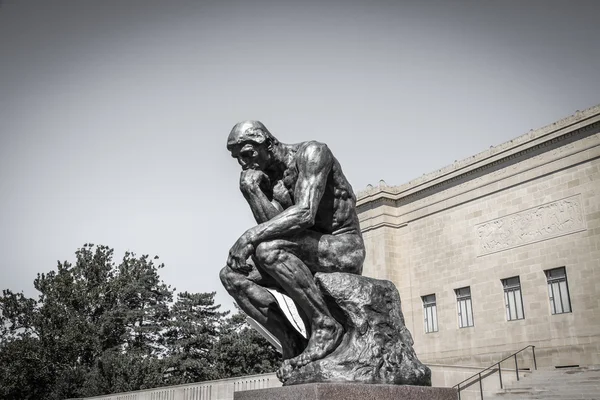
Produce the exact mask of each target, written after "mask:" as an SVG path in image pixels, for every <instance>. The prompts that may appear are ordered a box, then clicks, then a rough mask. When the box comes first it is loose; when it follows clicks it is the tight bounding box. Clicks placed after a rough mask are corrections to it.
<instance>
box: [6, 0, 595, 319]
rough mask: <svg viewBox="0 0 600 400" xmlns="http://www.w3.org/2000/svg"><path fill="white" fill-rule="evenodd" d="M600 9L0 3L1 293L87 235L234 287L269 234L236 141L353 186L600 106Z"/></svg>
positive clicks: (420, 170)
mask: <svg viewBox="0 0 600 400" xmlns="http://www.w3.org/2000/svg"><path fill="white" fill-rule="evenodd" d="M598 15H600V2H598V1H583V0H575V1H567V0H564V1H549V0H544V1H533V0H527V1H524V0H519V1H505V0H504V1H495V2H494V1H485V2H482V1H458V0H452V1H426V0H421V1H416V0H415V1H400V0H397V1H373V0H371V1H364V2H363V1H294V2H286V1H281V0H280V1H250V0H246V1H227V0H221V1H219V0H215V1H200V0H170V1H166V0H161V1H158V0H103V1H91V0H89V1H87V0H39V1H27V0H21V1H19V0H3V1H1V2H0V135H1V136H0V289H4V288H10V289H11V290H13V291H23V292H25V294H27V295H29V296H33V295H36V292H35V290H34V289H33V283H32V282H33V279H34V278H35V276H36V274H37V273H38V272H48V271H50V270H51V269H54V268H56V261H57V260H70V261H73V260H74V252H75V250H76V249H77V248H79V247H81V246H82V245H83V244H84V243H90V242H91V243H95V244H105V245H108V246H110V247H113V248H115V252H116V257H115V258H116V259H117V261H118V259H120V258H121V257H122V256H123V253H124V251H125V250H130V251H133V252H135V253H136V254H138V255H141V254H150V255H152V256H153V255H159V256H160V258H161V260H162V262H164V263H165V264H166V267H165V269H164V270H162V273H161V276H162V278H163V279H164V281H165V282H166V283H168V284H171V285H173V286H175V287H176V288H177V289H178V290H187V291H192V292H208V291H217V302H218V303H221V304H223V306H224V307H225V308H230V307H231V304H232V300H230V298H229V297H228V295H227V294H226V293H225V291H224V290H223V289H221V284H220V282H219V279H218V271H219V270H220V268H221V267H222V266H223V265H224V264H225V261H226V258H227V252H228V250H229V247H230V246H231V245H232V244H233V242H234V241H235V240H236V239H237V237H238V236H239V235H240V234H241V233H243V232H244V230H245V229H247V228H248V227H250V226H251V225H252V224H253V219H252V215H251V213H250V211H249V209H248V207H247V205H246V203H245V201H244V199H243V197H242V196H241V194H240V193H239V190H238V178H239V167H238V165H237V163H236V162H235V160H234V159H232V158H231V157H230V155H229V153H228V152H227V150H226V148H225V143H226V137H227V135H228V133H229V131H230V129H231V128H232V126H233V125H234V124H235V123H236V122H238V121H240V120H244V119H259V120H261V121H263V122H264V123H265V124H266V126H267V127H268V128H269V129H270V130H271V132H272V133H273V134H274V135H275V136H277V137H278V138H279V139H280V140H281V141H283V142H286V143H294V142H298V141H303V140H310V139H316V140H319V141H322V142H325V143H327V144H328V145H329V147H330V148H331V149H332V150H333V152H334V154H335V155H336V157H337V158H338V159H339V160H340V162H341V164H342V167H343V169H344V171H345V173H346V176H347V177H348V179H349V180H350V182H351V183H352V185H353V186H354V189H355V191H360V190H363V189H364V188H365V187H366V185H367V184H369V183H371V184H374V185H375V184H377V183H378V182H379V180H380V179H384V180H385V181H386V182H387V184H388V185H399V184H402V183H405V182H407V181H409V180H411V179H413V178H416V177H418V176H420V175H422V174H424V173H428V172H431V171H433V170H436V169H439V168H441V167H443V166H445V165H448V164H451V163H452V162H454V161H455V160H460V159H462V158H466V157H469V156H471V155H473V154H475V153H478V152H480V151H483V150H485V149H486V148H489V146H491V145H497V144H500V143H503V142H505V141H508V140H510V139H512V138H514V137H517V136H519V135H521V134H523V133H526V132H527V131H529V130H530V129H535V128H539V127H541V126H544V125H547V124H550V123H552V122H554V121H556V120H558V119H560V118H563V117H565V116H567V115H570V114H572V113H574V112H575V111H576V110H583V109H585V108H588V107H591V106H594V105H596V104H597V103H600V73H599V71H600V45H599V42H598V40H599V38H600V24H598V21H597V17H598Z"/></svg>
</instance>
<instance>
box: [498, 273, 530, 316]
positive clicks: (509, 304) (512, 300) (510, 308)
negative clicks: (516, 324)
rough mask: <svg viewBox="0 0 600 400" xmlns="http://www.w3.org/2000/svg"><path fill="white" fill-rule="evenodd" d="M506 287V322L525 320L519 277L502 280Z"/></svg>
mask: <svg viewBox="0 0 600 400" xmlns="http://www.w3.org/2000/svg"><path fill="white" fill-rule="evenodd" d="M502 286H504V304H505V305H506V320H507V321H513V320H515V319H523V318H525V316H524V314H523V297H522V296H521V281H520V280H519V277H518V276H513V277H512V278H506V279H502Z"/></svg>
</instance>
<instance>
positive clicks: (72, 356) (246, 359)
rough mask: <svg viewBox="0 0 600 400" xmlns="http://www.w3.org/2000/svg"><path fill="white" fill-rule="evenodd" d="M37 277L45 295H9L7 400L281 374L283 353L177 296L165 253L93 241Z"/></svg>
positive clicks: (196, 299)
mask: <svg viewBox="0 0 600 400" xmlns="http://www.w3.org/2000/svg"><path fill="white" fill-rule="evenodd" d="M75 256H76V259H75V262H74V263H69V262H67V261H65V262H59V263H58V265H57V268H56V270H52V271H50V272H48V273H42V274H38V276H37V278H36V279H35V281H34V286H35V288H36V289H37V291H38V292H39V295H38V298H37V299H32V298H27V297H26V296H24V295H23V294H22V293H13V292H12V291H10V290H4V291H3V292H2V296H1V297H0V398H2V399H42V398H43V399H50V400H53V399H57V400H59V399H65V398H75V397H88V396H95V395H100V394H108V393H117V392H124V391H130V390H138V389H144V388H151V387H157V386H164V385H169V384H180V383H190V382H197V381H203V380H210V379H217V378H226V377H230V376H237V375H243V374H248V373H260V372H270V371H273V370H274V369H275V368H276V367H277V366H278V364H279V355H278V354H277V353H276V352H275V350H274V349H272V347H271V346H270V345H269V344H268V342H267V341H266V340H264V339H263V338H262V337H260V336H259V335H258V334H257V333H255V332H254V331H252V330H251V329H249V328H248V327H247V326H245V325H244V322H243V321H244V318H245V317H244V316H243V315H242V314H240V313H238V314H235V315H233V316H231V317H229V316H228V315H227V314H228V313H227V312H222V311H220V305H218V304H217V305H216V304H214V295H215V293H214V292H213V293H188V292H183V293H178V294H177V296H176V300H175V301H173V300H174V298H173V297H174V292H175V290H174V289H172V288H171V287H170V286H168V285H167V284H165V283H164V282H163V281H162V280H161V278H160V275H159V272H160V269H162V268H163V267H164V265H163V264H157V263H156V260H157V257H154V258H150V257H148V256H147V255H144V256H141V257H137V256H136V255H135V254H133V253H126V254H125V256H124V257H123V259H122V260H121V261H120V262H119V263H118V264H116V263H115V262H114V261H113V250H112V249H110V248H108V247H106V246H94V245H92V244H86V245H84V246H83V247H82V248H80V249H78V250H77V251H76V253H75Z"/></svg>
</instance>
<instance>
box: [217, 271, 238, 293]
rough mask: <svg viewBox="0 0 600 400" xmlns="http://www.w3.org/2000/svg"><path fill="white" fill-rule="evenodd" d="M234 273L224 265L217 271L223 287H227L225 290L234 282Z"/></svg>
mask: <svg viewBox="0 0 600 400" xmlns="http://www.w3.org/2000/svg"><path fill="white" fill-rule="evenodd" d="M234 275H235V273H234V272H233V270H232V269H231V268H229V267H224V268H223V269H222V270H221V272H220V273H219V278H221V283H222V284H223V286H224V287H225V289H227V291H229V290H230V289H231V288H232V287H233V285H234V282H235V276H234Z"/></svg>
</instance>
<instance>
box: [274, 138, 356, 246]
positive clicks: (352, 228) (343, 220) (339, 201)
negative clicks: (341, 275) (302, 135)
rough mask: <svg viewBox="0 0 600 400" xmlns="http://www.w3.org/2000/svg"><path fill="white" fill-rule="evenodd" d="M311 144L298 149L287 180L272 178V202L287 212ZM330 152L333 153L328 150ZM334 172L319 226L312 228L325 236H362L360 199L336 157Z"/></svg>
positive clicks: (321, 204) (285, 174) (317, 220)
mask: <svg viewBox="0 0 600 400" xmlns="http://www.w3.org/2000/svg"><path fill="white" fill-rule="evenodd" d="M310 143H311V142H305V143H301V144H299V145H297V147H296V146H295V151H296V152H295V154H294V157H293V159H292V161H291V162H290V163H289V164H288V165H287V168H286V169H285V171H284V172H283V176H270V178H271V189H272V198H273V200H275V201H276V202H277V203H279V205H281V207H282V208H283V209H287V208H289V207H290V206H292V205H294V204H295V203H294V192H295V190H296V183H297V180H298V172H299V168H302V165H298V163H299V162H300V161H299V157H298V154H299V153H300V152H302V151H303V149H304V148H305V146H307V145H308V144H310ZM313 143H314V142H313ZM328 151H329V150H328ZM332 158H333V163H332V166H331V169H330V171H329V173H328V175H327V183H326V186H325V191H324V193H323V196H322V197H321V201H320V202H319V207H318V211H317V214H316V218H315V224H314V225H313V226H312V227H311V228H310V229H312V230H315V231H317V232H321V233H324V234H334V235H335V234H341V233H349V232H354V233H359V232H360V228H359V225H358V217H357V215H356V211H355V205H356V197H355V195H354V192H353V191H352V186H351V185H350V183H349V182H348V180H347V179H346V177H345V176H344V173H343V172H342V169H341V167H340V164H339V162H338V161H337V159H335V157H333V155H332Z"/></svg>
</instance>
